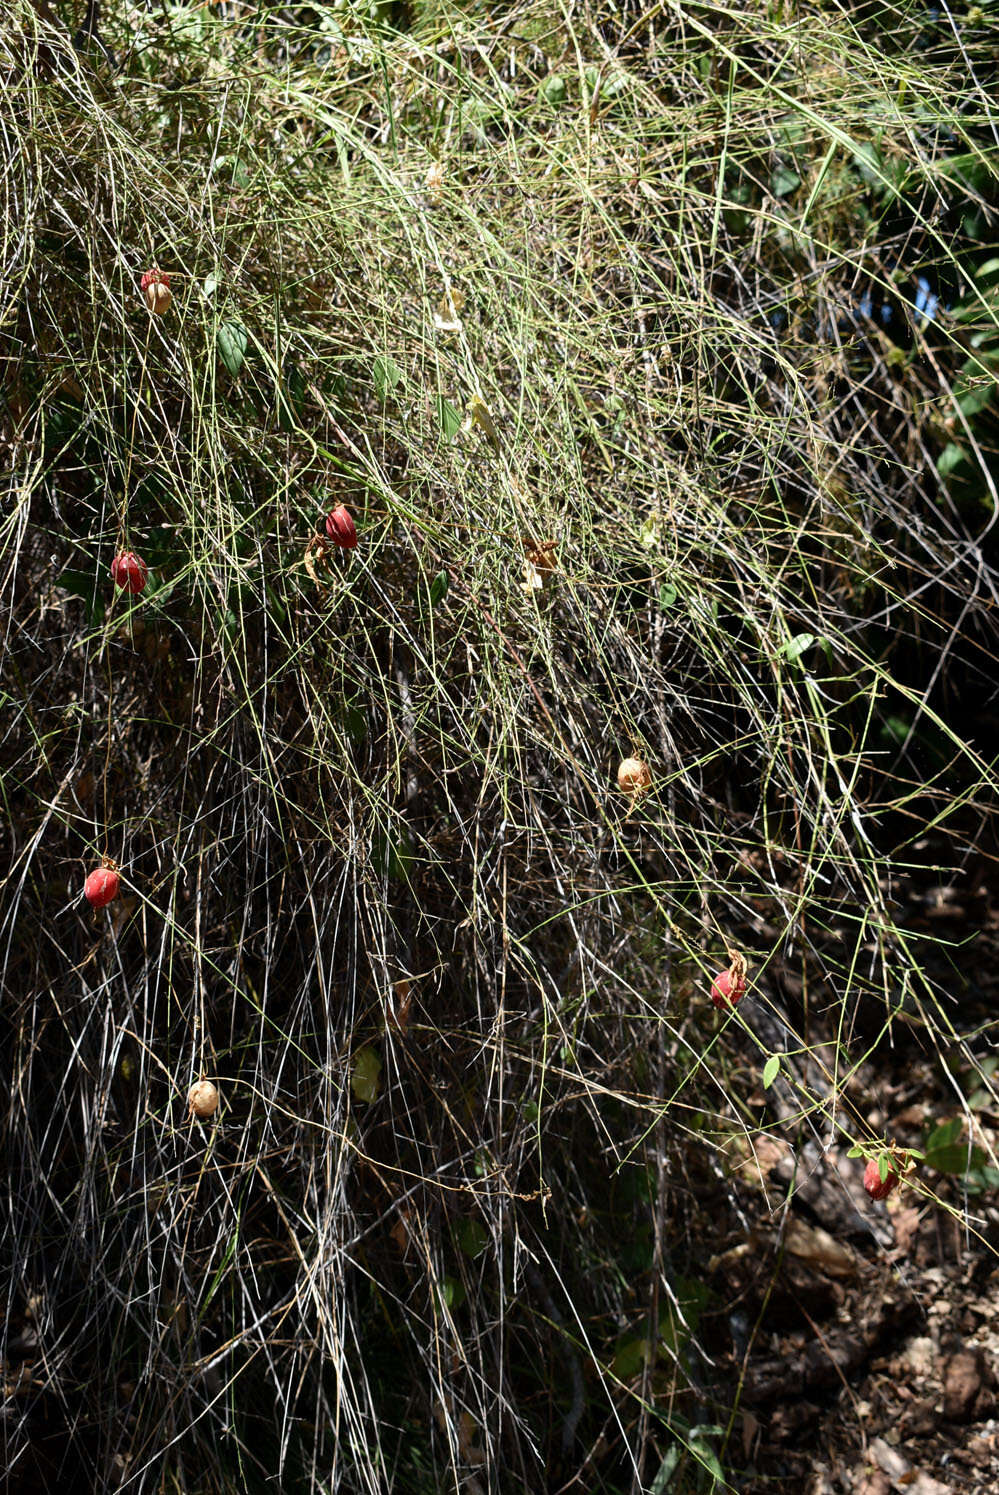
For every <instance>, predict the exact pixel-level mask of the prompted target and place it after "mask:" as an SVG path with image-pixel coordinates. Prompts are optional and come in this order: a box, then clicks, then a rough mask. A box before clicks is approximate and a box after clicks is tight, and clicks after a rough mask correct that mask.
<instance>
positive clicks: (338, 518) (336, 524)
mask: <svg viewBox="0 0 999 1495" xmlns="http://www.w3.org/2000/svg"><path fill="white" fill-rule="evenodd" d="M326 533H327V535H328V536H329V538H330V539H331V540H332V541H333V544H334V545H339V546H340V549H341V550H353V548H354V546H355V545H356V544H357V530H356V529H355V528H354V521H353V519H351V517H350V514H349V513H348V511H347V509H346V508H345V507H344V505H343V504H337V506H336V508H335V509H331V510H330V512H329V513H328V514H327V515H326Z"/></svg>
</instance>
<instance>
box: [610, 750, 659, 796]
mask: <svg viewBox="0 0 999 1495" xmlns="http://www.w3.org/2000/svg"><path fill="white" fill-rule="evenodd" d="M651 783H652V773H651V771H650V769H649V765H648V764H647V763H644V762H643V761H642V759H641V758H622V760H621V766H620V767H619V768H618V771H617V787H618V788H619V789H620V790H621V792H622V794H631V795H638V794H641V793H642V792H643V790H645V789H648V787H649V785H650V784H651Z"/></svg>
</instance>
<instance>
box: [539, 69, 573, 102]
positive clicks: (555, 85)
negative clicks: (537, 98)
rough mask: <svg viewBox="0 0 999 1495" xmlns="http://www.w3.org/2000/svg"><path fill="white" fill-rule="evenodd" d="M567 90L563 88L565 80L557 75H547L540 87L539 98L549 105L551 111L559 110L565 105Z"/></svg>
mask: <svg viewBox="0 0 999 1495" xmlns="http://www.w3.org/2000/svg"><path fill="white" fill-rule="evenodd" d="M568 92H569V90H568V89H567V88H566V86H565V79H564V78H563V77H562V76H561V75H560V74H559V73H549V75H548V77H547V78H546V79H545V80H544V82H543V83H542V85H541V97H542V98H543V99H544V100H545V102H546V103H548V104H551V106H552V108H553V109H559V108H561V106H562V105H563V104H564V103H565V101H566V98H567V96H568Z"/></svg>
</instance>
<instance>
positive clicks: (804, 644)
mask: <svg viewBox="0 0 999 1495" xmlns="http://www.w3.org/2000/svg"><path fill="white" fill-rule="evenodd" d="M814 643H815V634H814V633H796V634H795V635H794V638H789V639H788V641H787V643H786V644H781V646H780V649H779V650H778V653H780V654H783V656H784V658H785V659H786V660H787V662H788V664H797V663H798V660H799V659H800V658H801V656H802V655H803V654H804V652H805V650H806V649H810V648H811V647H812V645H813V644H814Z"/></svg>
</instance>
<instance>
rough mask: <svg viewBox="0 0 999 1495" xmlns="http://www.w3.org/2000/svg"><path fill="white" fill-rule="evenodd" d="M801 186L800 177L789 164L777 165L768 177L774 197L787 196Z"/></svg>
mask: <svg viewBox="0 0 999 1495" xmlns="http://www.w3.org/2000/svg"><path fill="white" fill-rule="evenodd" d="M800 186H801V177H800V176H799V175H798V173H797V172H796V171H792V170H791V168H790V166H778V167H776V169H775V170H774V172H773V174H772V176H771V178H770V190H771V191H772V192H773V195H774V197H787V196H788V195H789V194H790V193H791V192H793V191H794V190H795V189H796V188H797V187H800Z"/></svg>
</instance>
